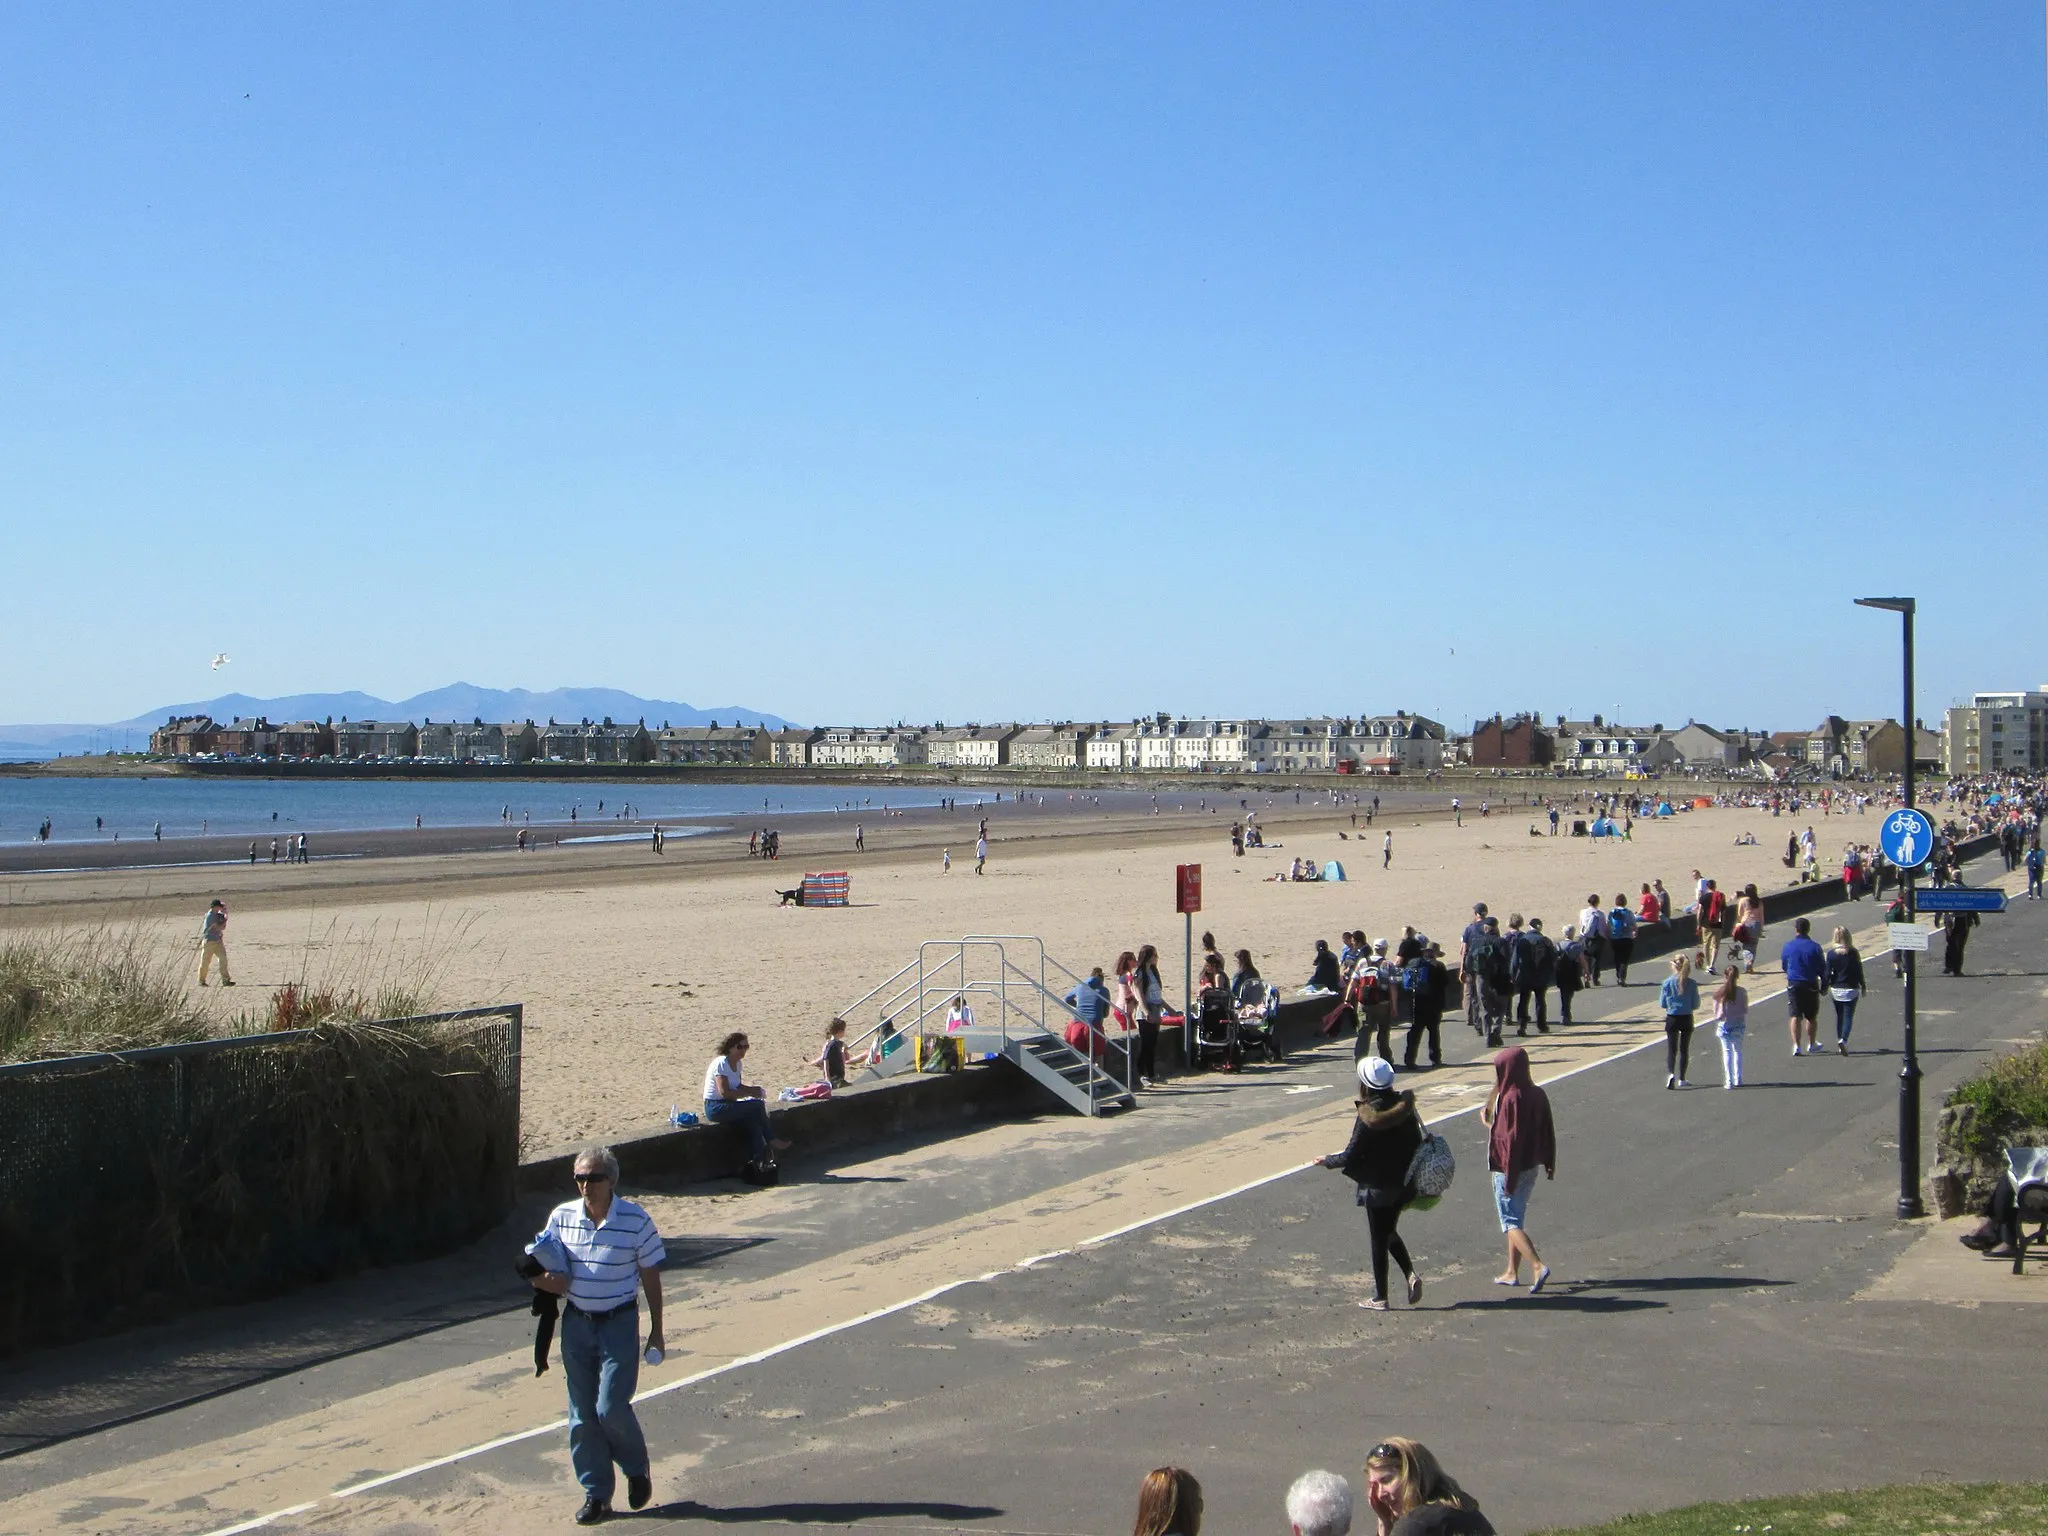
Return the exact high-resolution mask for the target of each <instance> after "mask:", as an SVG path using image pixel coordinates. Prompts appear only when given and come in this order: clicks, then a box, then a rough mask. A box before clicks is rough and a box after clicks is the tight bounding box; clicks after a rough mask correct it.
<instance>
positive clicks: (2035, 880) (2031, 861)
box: [2026, 843, 2048, 901]
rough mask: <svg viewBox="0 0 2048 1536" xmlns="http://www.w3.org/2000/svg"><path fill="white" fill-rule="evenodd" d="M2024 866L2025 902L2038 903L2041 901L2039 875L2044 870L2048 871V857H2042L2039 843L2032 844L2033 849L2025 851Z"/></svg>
mask: <svg viewBox="0 0 2048 1536" xmlns="http://www.w3.org/2000/svg"><path fill="white" fill-rule="evenodd" d="M2026 865H2027V900H2029V901H2039V900H2040V899H2041V873H2042V871H2043V870H2044V869H2048V855H2044V854H2043V853H2042V852H2041V845H2040V844H2039V843H2036V844H2034V846H2033V847H2031V848H2029V849H2028V850H2027V858H2026Z"/></svg>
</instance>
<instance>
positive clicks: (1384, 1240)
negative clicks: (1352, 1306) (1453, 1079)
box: [1311, 1056, 1422, 1312]
mask: <svg viewBox="0 0 2048 1536" xmlns="http://www.w3.org/2000/svg"><path fill="white" fill-rule="evenodd" d="M1358 1085H1359V1086H1358V1113H1357V1117H1356V1118H1355V1119H1354V1120H1353V1121H1352V1124H1351V1140H1350V1142H1349V1143H1348V1144H1346V1146H1345V1148H1344V1150H1343V1151H1342V1152H1332V1153H1331V1154H1330V1155H1329V1156H1328V1157H1320V1158H1317V1159H1316V1160H1315V1162H1314V1163H1313V1164H1311V1166H1312V1167H1323V1168H1339V1169H1342V1170H1343V1171H1344V1173H1345V1175H1346V1176H1347V1177H1349V1178H1350V1180H1351V1182H1352V1183H1354V1184H1356V1185H1357V1186H1358V1203H1359V1204H1360V1205H1362V1206H1364V1207H1365V1223H1366V1228H1367V1230H1368V1232H1369V1233H1370V1234H1371V1237H1372V1299H1371V1300H1370V1301H1361V1302H1360V1303H1359V1305H1360V1306H1361V1307H1365V1308H1368V1309H1369V1310H1371V1311H1374V1312H1384V1311H1386V1309H1387V1256H1388V1255H1389V1254H1392V1255H1393V1258H1394V1262H1395V1263H1396V1264H1398V1265H1400V1266H1401V1273H1402V1274H1403V1275H1405V1276H1407V1277H1408V1305H1409V1306H1411V1307H1412V1306H1414V1305H1415V1303H1416V1302H1418V1301H1420V1300H1421V1299H1422V1276H1420V1275H1419V1274H1417V1273H1416V1272H1415V1266H1414V1264H1413V1263H1411V1262H1410V1260H1409V1258H1408V1245H1407V1244H1406V1243H1404V1242H1402V1241H1401V1235H1400V1233H1398V1232H1397V1231H1395V1230H1394V1228H1395V1225H1396V1223H1398V1222H1399V1221H1400V1219H1401V1210H1402V1208H1403V1207H1404V1206H1406V1205H1407V1204H1408V1201H1409V1199H1410V1198H1411V1197H1412V1195H1413V1193H1414V1191H1413V1189H1412V1188H1411V1187H1410V1185H1409V1183H1408V1165H1409V1164H1410V1163H1412V1162H1413V1161H1414V1160H1415V1149H1416V1148H1417V1147H1419V1146H1421V1145H1422V1119H1421V1117H1420V1116H1419V1115H1417V1114H1416V1112H1415V1095H1414V1094H1412V1093H1396V1092H1395V1091H1394V1064H1393V1063H1392V1062H1390V1061H1388V1060H1387V1059H1386V1058H1385V1057H1382V1056H1368V1057H1366V1058H1365V1059H1364V1060H1362V1061H1361V1062H1359V1063H1358Z"/></svg>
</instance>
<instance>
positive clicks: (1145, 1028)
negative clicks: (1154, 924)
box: [1131, 944, 1166, 1088]
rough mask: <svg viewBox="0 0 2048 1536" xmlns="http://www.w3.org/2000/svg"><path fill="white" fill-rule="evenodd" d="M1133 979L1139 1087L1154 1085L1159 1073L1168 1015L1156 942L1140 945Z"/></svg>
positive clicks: (1133, 970)
mask: <svg viewBox="0 0 2048 1536" xmlns="http://www.w3.org/2000/svg"><path fill="white" fill-rule="evenodd" d="M1131 982H1132V985H1133V986H1134V987H1135V988H1136V990H1137V993H1138V1014H1137V1019H1138V1065H1137V1069H1136V1070H1137V1077H1138V1086H1139V1087H1140V1088H1150V1087H1151V1086H1152V1080H1153V1079H1154V1078H1155V1077H1157V1076H1158V1075H1159V1066H1158V1060H1159V1023H1160V1020H1162V1019H1164V1018H1165V1017H1166V988H1165V986H1164V984H1163V983H1162V982H1161V981H1160V979H1159V951H1158V950H1157V949H1155V948H1153V946H1152V945H1150V944H1141V945H1140V946H1139V947H1138V954H1137V961H1136V964H1135V965H1134V966H1133V968H1132V971H1131Z"/></svg>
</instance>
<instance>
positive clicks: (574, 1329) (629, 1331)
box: [533, 1146, 668, 1525]
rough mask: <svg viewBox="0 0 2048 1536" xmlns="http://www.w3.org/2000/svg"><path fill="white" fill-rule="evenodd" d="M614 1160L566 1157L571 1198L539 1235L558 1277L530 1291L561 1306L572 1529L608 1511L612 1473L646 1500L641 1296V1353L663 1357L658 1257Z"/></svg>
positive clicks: (649, 1222) (648, 1222)
mask: <svg viewBox="0 0 2048 1536" xmlns="http://www.w3.org/2000/svg"><path fill="white" fill-rule="evenodd" d="M618 1184H619V1160H618V1158H616V1157H614V1156H613V1155H612V1150H611V1148H610V1147H598V1146H591V1147H585V1148H584V1149H583V1150H582V1151H581V1152H579V1153H577V1154H576V1190H577V1198H576V1199H574V1200H565V1201H564V1202H563V1203H562V1204H560V1205H558V1206H556V1207H555V1208H554V1210H553V1211H552V1212H551V1213H550V1214H549V1216H548V1224H547V1226H546V1227H544V1228H543V1229H542V1231H541V1237H542V1238H543V1239H547V1238H553V1239H554V1240H555V1242H557V1243H559V1244H560V1245H561V1249H562V1252H563V1253H565V1254H566V1255H567V1256H568V1260H569V1269H568V1273H566V1274H555V1273H551V1272H549V1271H545V1270H543V1271H542V1272H541V1273H540V1274H538V1275H535V1276H534V1277H533V1286H534V1289H535V1290H539V1291H546V1292H547V1293H548V1294H549V1295H551V1296H559V1297H561V1298H563V1300H564V1301H565V1302H566V1303H567V1307H566V1309H565V1310H566V1314H567V1315H566V1316H564V1317H563V1319H562V1374H563V1376H564V1377H566V1378H567V1380H568V1386H569V1461H570V1464H571V1465H572V1466H574V1467H575V1469H576V1481H577V1482H579V1483H581V1484H582V1485H583V1507H582V1508H581V1509H579V1510H577V1511H576V1523H577V1524H578V1525H596V1524H597V1523H598V1522H599V1521H601V1520H603V1519H604V1518H605V1517H606V1516H607V1515H609V1514H610V1513H611V1512H612V1492H613V1490H614V1489H615V1488H616V1486H617V1482H616V1472H615V1471H614V1469H616V1471H617V1472H623V1473H625V1474H626V1502H627V1504H628V1505H630V1506H631V1507H632V1508H634V1509H644V1508H646V1506H647V1501H648V1500H649V1499H651V1498H653V1497H654V1478H653V1469H652V1468H651V1466H650V1465H649V1463H648V1459H647V1438H646V1436H645V1435H643V1434H642V1433H641V1431H640V1420H639V1419H638V1417H636V1416H635V1414H634V1412H633V1391H634V1389H635V1387H637V1386H638V1385H639V1381H640V1347H641V1346H640V1308H639V1303H638V1293H639V1292H640V1291H642V1290H645V1291H646V1292H647V1352H648V1356H649V1359H650V1363H651V1362H652V1361H654V1360H659V1359H660V1358H661V1355H662V1351H663V1341H662V1331H661V1266H662V1263H663V1261H664V1260H666V1259H667V1257H668V1250H667V1249H666V1248H664V1247H663V1246H662V1241H661V1234H660V1232H658V1231H657V1230H656V1229H655V1225H654V1219H653V1218H652V1217H651V1216H649V1215H648V1214H647V1212H646V1211H644V1210H642V1209H641V1208H640V1207H639V1206H638V1205H636V1204H634V1203H633V1202H632V1201H631V1200H628V1199H626V1198H624V1197H623V1196H622V1195H620V1194H619V1190H618Z"/></svg>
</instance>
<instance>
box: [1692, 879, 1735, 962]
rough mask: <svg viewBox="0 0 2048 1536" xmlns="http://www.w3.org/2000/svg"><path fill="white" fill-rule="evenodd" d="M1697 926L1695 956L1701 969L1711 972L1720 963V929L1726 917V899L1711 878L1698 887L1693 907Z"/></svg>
mask: <svg viewBox="0 0 2048 1536" xmlns="http://www.w3.org/2000/svg"><path fill="white" fill-rule="evenodd" d="M1693 917H1694V921H1695V923H1696V925H1697V927H1698V928H1699V939H1700V947H1699V952H1698V954H1697V956H1696V957H1695V958H1697V959H1698V961H1699V963H1700V968H1701V969H1702V970H1703V971H1707V972H1710V973H1711V972H1712V971H1714V970H1715V969H1716V968H1717V967H1718V966H1719V965H1720V963H1721V931H1722V928H1723V925H1724V924H1725V923H1726V921H1727V917H1728V899H1727V898H1726V897H1725V896H1723V895H1722V894H1721V888H1720V887H1719V886H1717V885H1716V884H1715V883H1714V882H1713V881H1712V880H1708V881H1706V882H1705V883H1703V884H1702V885H1701V887H1700V899H1699V902H1698V904H1697V905H1696V906H1695V907H1694V909H1693Z"/></svg>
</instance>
